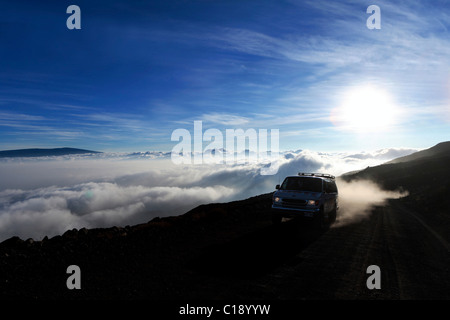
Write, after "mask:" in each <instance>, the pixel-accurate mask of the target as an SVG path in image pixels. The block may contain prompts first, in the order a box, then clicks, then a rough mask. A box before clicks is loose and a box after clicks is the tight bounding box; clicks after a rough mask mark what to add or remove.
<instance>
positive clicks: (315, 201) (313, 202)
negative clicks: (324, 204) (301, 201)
mask: <svg viewBox="0 0 450 320" xmlns="http://www.w3.org/2000/svg"><path fill="white" fill-rule="evenodd" d="M318 204H319V200H308V206H317V205H318Z"/></svg>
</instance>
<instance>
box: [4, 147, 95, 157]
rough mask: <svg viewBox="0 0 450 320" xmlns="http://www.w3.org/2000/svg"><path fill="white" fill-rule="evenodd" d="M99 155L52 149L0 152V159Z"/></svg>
mask: <svg viewBox="0 0 450 320" xmlns="http://www.w3.org/2000/svg"><path fill="white" fill-rule="evenodd" d="M86 153H101V152H98V151H91V150H84V149H76V148H54V149H38V148H34V149H18V150H5V151H0V158H17V157H51V156H65V155H72V154H86Z"/></svg>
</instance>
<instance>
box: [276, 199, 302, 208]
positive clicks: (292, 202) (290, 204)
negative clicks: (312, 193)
mask: <svg viewBox="0 0 450 320" xmlns="http://www.w3.org/2000/svg"><path fill="white" fill-rule="evenodd" d="M281 201H282V206H283V207H286V208H298V207H304V206H306V200H300V199H289V198H287V199H281Z"/></svg>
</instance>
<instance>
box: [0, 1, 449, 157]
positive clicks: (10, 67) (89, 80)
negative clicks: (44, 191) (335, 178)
mask: <svg viewBox="0 0 450 320" xmlns="http://www.w3.org/2000/svg"><path fill="white" fill-rule="evenodd" d="M71 4H76V5H78V6H79V7H80V8H81V27H82V29H81V30H69V29H67V27H66V19H67V18H68V17H69V14H67V13H66V9H67V7H68V6H69V5H71ZM372 4H374V5H378V6H379V7H380V9H381V29H380V30H369V29H368V28H367V27H366V20H367V18H368V17H369V16H370V14H367V13H366V9H367V7H368V6H369V5H372ZM449 28H450V4H449V2H448V1H444V0H438V1H433V2H432V3H431V2H430V1H395V2H393V1H375V0H371V1H364V0H355V1H294V0H292V1H261V0H259V1H245V0H241V1H234V0H233V1H231V0H229V1H207V0H202V1H152V0H148V1H122V0H121V1H114V0H111V1H81V0H77V1H74V2H68V1H14V2H9V3H3V4H2V8H1V10H0V41H1V43H2V45H1V46H0V137H1V139H0V149H1V150H7V149H17V148H28V147H62V146H70V147H78V148H85V149H92V150H99V151H124V152H127V151H148V150H157V151H170V150H171V149H172V148H173V147H174V145H175V144H176V142H173V141H171V133H172V132H173V131H174V130H175V129H177V128H185V129H187V130H190V131H191V132H192V131H193V123H194V121H195V120H202V121H203V126H204V128H205V129H206V128H217V129H219V130H225V129H228V128H230V129H233V128H234V129H236V128H243V129H246V128H254V129H279V130H280V147H281V149H293V150H296V149H311V150H315V151H351V150H371V149H372V150H373V149H381V148H389V147H409V148H426V147H431V146H432V145H434V144H436V143H438V142H441V141H446V140H449V139H448V138H449V133H450V130H449V125H450V34H449ZM367 88H370V89H369V90H368V89H367ZM361 96H362V97H361ZM380 97H384V98H385V99H380ZM386 101H389V102H386ZM381 104H383V105H381ZM349 105H351V106H352V107H349ZM356 108H357V109H356ZM349 110H350V111H349ZM355 114H356V115H357V117H355ZM386 120H389V121H386Z"/></svg>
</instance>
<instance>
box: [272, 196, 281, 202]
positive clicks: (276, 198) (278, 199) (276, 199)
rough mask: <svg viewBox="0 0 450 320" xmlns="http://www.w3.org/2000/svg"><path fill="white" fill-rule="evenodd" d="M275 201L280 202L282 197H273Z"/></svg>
mask: <svg viewBox="0 0 450 320" xmlns="http://www.w3.org/2000/svg"><path fill="white" fill-rule="evenodd" d="M273 201H274V202H280V201H281V199H280V198H279V197H275V198H273Z"/></svg>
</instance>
